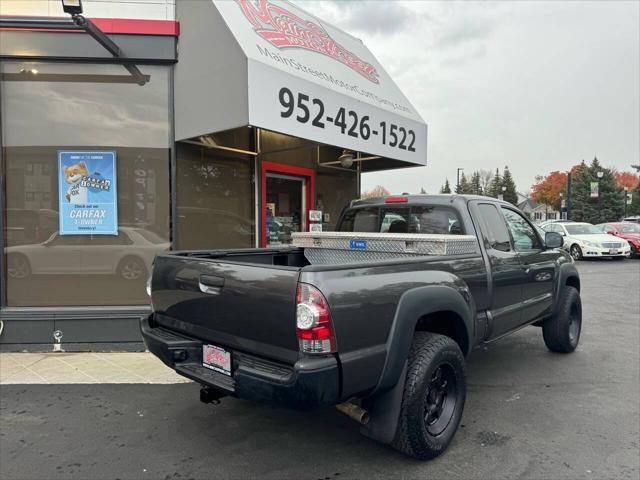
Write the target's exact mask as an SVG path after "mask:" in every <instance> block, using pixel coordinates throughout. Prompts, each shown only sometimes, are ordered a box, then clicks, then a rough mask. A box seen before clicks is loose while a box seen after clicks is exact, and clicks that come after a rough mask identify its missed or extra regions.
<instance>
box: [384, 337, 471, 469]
mask: <svg viewBox="0 0 640 480" xmlns="http://www.w3.org/2000/svg"><path fill="white" fill-rule="evenodd" d="M466 393H467V385H466V368H465V360H464V355H463V354H462V352H461V351H460V347H458V344H457V343H456V342H454V341H453V340H452V339H451V338H449V337H445V336H443V335H436V334H434V333H429V332H416V334H415V337H414V339H413V344H412V345H411V350H410V352H409V359H408V365H407V378H406V382H405V386H404V393H403V396H402V406H401V409H400V418H399V419H398V426H397V429H396V435H395V438H394V440H393V442H392V444H391V445H392V446H393V448H395V449H397V450H399V451H401V452H402V453H404V454H406V455H409V456H411V457H414V458H417V459H419V460H429V459H432V458H435V457H437V456H438V455H440V454H441V453H442V452H444V451H445V450H446V449H447V447H448V446H449V444H450V443H451V440H453V437H454V435H455V433H456V431H457V430H458V425H459V424H460V419H461V418H462V410H463V409H464V402H465V398H466Z"/></svg>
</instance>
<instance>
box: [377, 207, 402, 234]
mask: <svg viewBox="0 0 640 480" xmlns="http://www.w3.org/2000/svg"><path fill="white" fill-rule="evenodd" d="M381 210H382V212H381V213H382V222H381V223H380V229H379V230H378V231H379V232H380V233H407V232H408V231H409V209H408V208H383V209H381Z"/></svg>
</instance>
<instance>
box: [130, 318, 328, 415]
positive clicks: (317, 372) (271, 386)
mask: <svg viewBox="0 0 640 480" xmlns="http://www.w3.org/2000/svg"><path fill="white" fill-rule="evenodd" d="M151 317H152V316H149V317H143V318H142V319H141V321H140V330H141V332H142V338H143V339H144V342H145V344H146V346H147V348H148V349H149V351H150V352H151V353H153V354H154V355H155V356H156V357H158V358H159V359H160V360H162V362H163V363H164V364H165V365H167V366H168V367H170V368H172V369H174V370H175V371H176V372H177V373H179V374H180V375H183V376H185V377H187V378H190V379H191V380H193V381H195V382H198V383H200V384H202V385H205V386H208V387H210V388H213V389H214V390H216V391H218V392H220V393H223V394H225V395H231V396H234V397H238V398H244V399H247V400H253V401H257V402H263V403H269V404H272V405H278V406H285V407H289V408H300V409H309V408H315V407H320V406H325V405H335V404H337V403H339V398H340V388H339V385H340V381H339V369H338V362H337V360H336V358H335V357H333V356H327V357H317V358H310V357H304V358H302V359H300V360H298V361H297V362H296V363H295V364H294V365H293V366H291V365H285V364H282V363H278V362H273V361H271V360H267V359H264V358H260V357H256V356H253V355H248V354H245V353H242V352H237V351H234V352H232V373H233V375H232V376H231V377H229V376H227V375H224V374H221V373H217V372H214V371H211V370H209V369H206V368H204V367H203V366H202V345H203V344H204V343H205V342H203V341H202V340H198V339H195V338H190V337H188V336H186V335H183V334H181V333H178V332H175V331H172V330H169V329H166V328H164V327H156V326H153V321H152V320H151V322H150V319H151Z"/></svg>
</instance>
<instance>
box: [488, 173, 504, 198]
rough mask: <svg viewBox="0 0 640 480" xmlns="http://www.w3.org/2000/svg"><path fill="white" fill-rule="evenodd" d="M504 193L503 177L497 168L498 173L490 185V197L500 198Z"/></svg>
mask: <svg viewBox="0 0 640 480" xmlns="http://www.w3.org/2000/svg"><path fill="white" fill-rule="evenodd" d="M501 193H502V177H501V176H500V171H499V170H498V169H497V168H496V174H495V175H494V176H493V179H492V180H491V186H490V187H489V193H488V196H489V197H493V198H498V195H499V194H501Z"/></svg>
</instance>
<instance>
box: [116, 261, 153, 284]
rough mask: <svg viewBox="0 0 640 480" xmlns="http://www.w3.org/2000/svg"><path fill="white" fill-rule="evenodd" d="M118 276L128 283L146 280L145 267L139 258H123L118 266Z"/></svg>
mask: <svg viewBox="0 0 640 480" xmlns="http://www.w3.org/2000/svg"><path fill="white" fill-rule="evenodd" d="M117 272H118V275H119V276H120V277H122V278H123V279H125V280H127V281H129V282H135V281H137V280H140V279H141V278H142V279H145V280H146V279H147V267H146V266H145V265H144V262H143V261H142V259H141V258H140V257H125V258H123V259H122V260H120V263H119V264H118V270H117Z"/></svg>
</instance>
